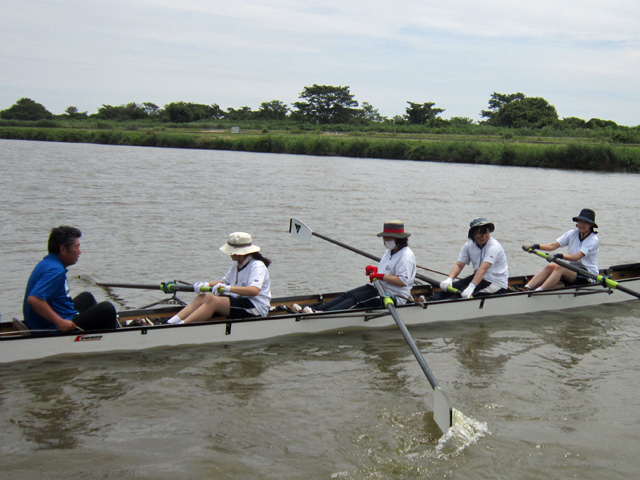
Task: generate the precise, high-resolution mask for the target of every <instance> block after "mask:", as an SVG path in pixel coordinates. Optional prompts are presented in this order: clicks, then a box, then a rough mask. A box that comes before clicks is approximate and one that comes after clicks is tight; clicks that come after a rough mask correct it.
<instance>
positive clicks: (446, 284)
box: [440, 277, 453, 292]
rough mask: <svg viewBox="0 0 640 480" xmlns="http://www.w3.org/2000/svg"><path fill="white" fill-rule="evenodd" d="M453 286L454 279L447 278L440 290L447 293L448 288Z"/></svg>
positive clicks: (441, 284)
mask: <svg viewBox="0 0 640 480" xmlns="http://www.w3.org/2000/svg"><path fill="white" fill-rule="evenodd" d="M452 284H453V278H451V277H447V279H446V280H444V281H443V282H441V283H440V290H442V291H443V292H447V287H450V286H451V285H452Z"/></svg>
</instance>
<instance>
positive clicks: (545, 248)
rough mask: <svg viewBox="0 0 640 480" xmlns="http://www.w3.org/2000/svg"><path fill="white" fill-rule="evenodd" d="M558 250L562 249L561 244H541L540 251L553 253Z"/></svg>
mask: <svg viewBox="0 0 640 480" xmlns="http://www.w3.org/2000/svg"><path fill="white" fill-rule="evenodd" d="M558 248H560V244H559V243H558V242H553V243H545V244H544V245H542V244H541V245H540V248H539V250H543V251H545V252H553V251H554V250H557V249H558Z"/></svg>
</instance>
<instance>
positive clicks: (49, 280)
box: [22, 226, 117, 332]
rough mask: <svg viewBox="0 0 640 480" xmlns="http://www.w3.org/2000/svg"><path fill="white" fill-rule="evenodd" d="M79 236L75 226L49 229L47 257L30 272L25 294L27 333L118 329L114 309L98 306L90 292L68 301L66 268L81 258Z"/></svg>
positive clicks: (108, 305) (107, 304) (102, 305)
mask: <svg viewBox="0 0 640 480" xmlns="http://www.w3.org/2000/svg"><path fill="white" fill-rule="evenodd" d="M81 236H82V233H81V232H80V230H78V229H77V228H74V227H67V226H60V227H57V228H54V229H52V230H51V234H50V235H49V243H48V251H49V254H48V255H47V256H46V257H44V258H43V259H42V260H41V261H40V263H38V265H36V267H35V268H34V269H33V272H31V276H30V277H29V281H28V282H27V289H26V291H25V295H24V303H23V306H22V310H23V314H24V323H25V324H26V326H27V327H28V328H29V329H30V330H52V331H61V332H68V331H72V330H75V329H76V328H79V329H81V330H101V329H108V328H115V327H116V326H117V314H116V309H115V308H114V306H113V305H112V304H111V303H109V302H101V303H97V302H96V300H95V298H94V297H93V295H92V294H91V293H90V292H83V293H81V294H80V295H78V296H77V297H75V298H73V299H72V298H71V295H70V291H69V284H68V282H67V267H69V266H71V265H74V264H75V263H76V262H77V261H78V258H80V253H81V252H80V237H81Z"/></svg>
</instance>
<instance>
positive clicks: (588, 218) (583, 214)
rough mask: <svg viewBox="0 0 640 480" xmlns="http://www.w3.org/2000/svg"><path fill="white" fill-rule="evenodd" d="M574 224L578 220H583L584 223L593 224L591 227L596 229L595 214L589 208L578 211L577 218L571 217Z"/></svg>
mask: <svg viewBox="0 0 640 480" xmlns="http://www.w3.org/2000/svg"><path fill="white" fill-rule="evenodd" d="M572 220H573V221H574V222H577V221H578V220H584V221H585V222H589V223H593V226H594V227H596V228H598V224H597V223H596V212H594V211H593V210H591V209H590V208H583V209H582V210H580V215H578V216H577V217H573V219H572Z"/></svg>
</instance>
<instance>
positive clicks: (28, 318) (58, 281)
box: [22, 253, 78, 330]
mask: <svg viewBox="0 0 640 480" xmlns="http://www.w3.org/2000/svg"><path fill="white" fill-rule="evenodd" d="M29 297H36V298H39V299H40V300H44V301H45V302H47V303H48V304H49V306H50V307H51V308H52V309H53V311H54V312H56V313H57V314H58V315H60V316H61V317H62V318H64V319H66V320H70V319H71V318H73V316H74V315H77V314H78V312H77V311H76V310H75V309H74V308H73V299H72V298H71V295H70V291H69V284H68V283H67V269H66V268H65V267H64V265H62V261H61V260H60V258H59V257H58V256H57V255H56V254H55V253H50V254H49V255H47V256H46V257H44V258H43V259H42V260H41V261H40V263H38V264H37V265H36V267H35V268H34V269H33V272H31V276H30V277H29V281H28V282H27V289H26V291H25V294H24V303H23V304H22V313H23V314H24V323H25V325H26V326H27V327H28V328H29V329H30V330H46V329H51V330H57V329H58V327H56V326H55V325H54V324H53V323H51V322H49V321H48V320H47V319H45V318H43V317H41V316H40V315H38V314H37V313H36V312H34V311H33V309H32V308H31V307H30V306H29V304H28V303H27V298H29Z"/></svg>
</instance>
